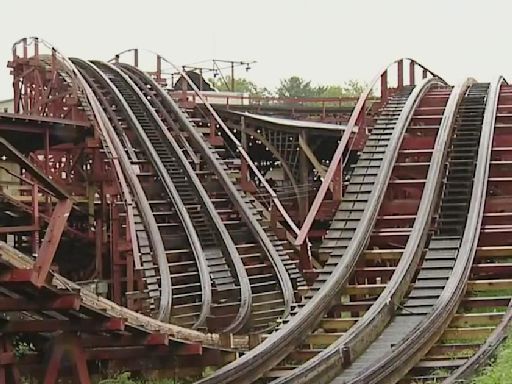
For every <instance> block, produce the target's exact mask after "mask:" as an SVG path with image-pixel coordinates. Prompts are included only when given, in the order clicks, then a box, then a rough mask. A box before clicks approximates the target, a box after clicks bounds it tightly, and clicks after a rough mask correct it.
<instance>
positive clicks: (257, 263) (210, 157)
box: [120, 64, 301, 329]
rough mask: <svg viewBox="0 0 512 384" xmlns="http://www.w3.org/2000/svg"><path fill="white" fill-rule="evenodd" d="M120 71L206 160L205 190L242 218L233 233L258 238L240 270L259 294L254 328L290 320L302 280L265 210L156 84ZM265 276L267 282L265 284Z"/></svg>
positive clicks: (188, 148) (222, 210)
mask: <svg viewBox="0 0 512 384" xmlns="http://www.w3.org/2000/svg"><path fill="white" fill-rule="evenodd" d="M120 67H121V68H122V70H123V71H125V72H126V73H127V75H129V76H130V77H131V79H132V80H133V81H134V83H135V84H136V85H137V86H138V88H139V90H140V91H141V92H143V93H144V95H145V96H146V97H147V98H148V100H149V102H150V103H151V104H152V106H153V107H154V108H155V111H157V112H158V114H159V115H160V116H162V120H163V121H164V122H165V124H166V125H167V127H168V129H169V130H170V131H172V132H173V133H174V134H175V135H176V136H177V137H178V138H179V139H180V140H179V141H180V142H181V143H184V145H183V146H184V149H183V152H184V153H190V152H192V153H191V160H192V158H200V159H204V160H203V162H202V163H201V164H199V166H200V168H201V169H202V170H201V171H200V172H198V174H200V175H201V181H202V182H203V183H204V187H205V189H208V190H212V189H214V190H216V191H217V192H216V194H215V196H214V197H215V200H216V201H218V200H221V201H222V205H217V207H218V208H217V209H218V211H219V215H224V216H227V217H230V218H231V219H230V220H233V216H234V215H235V214H236V213H238V215H239V216H240V219H239V220H234V221H233V223H234V224H235V226H236V228H235V227H233V228H231V229H230V231H231V232H232V233H235V232H243V231H246V232H248V234H249V235H250V234H252V237H253V240H252V241H251V243H253V244H254V245H256V251H257V252H256V253H253V254H252V256H251V257H247V255H241V256H242V261H243V263H244V264H242V265H241V266H240V267H241V268H242V269H243V267H244V266H245V268H246V269H247V271H245V269H243V274H244V275H245V278H244V279H241V280H245V281H244V284H247V288H248V289H250V288H252V291H253V292H252V296H253V299H252V302H253V308H252V315H251V325H252V327H253V328H254V329H258V328H260V329H265V328H268V324H269V323H272V322H275V321H276V320H277V318H278V317H286V316H288V314H289V313H290V309H291V305H292V303H293V301H294V290H293V286H292V282H291V281H290V278H292V279H294V281H295V282H296V284H299V283H298V282H297V280H299V282H300V280H301V275H300V272H299V271H298V270H297V268H296V265H295V263H294V262H293V261H292V260H290V258H289V256H288V253H287V251H286V250H285V249H284V248H283V245H282V241H280V240H279V239H278V238H277V237H276V236H275V234H274V233H272V230H271V228H270V227H269V226H268V225H265V224H264V223H263V222H262V216H261V214H260V210H259V209H258V208H257V206H255V201H254V199H253V198H251V197H249V196H247V195H246V194H245V193H244V192H243V191H242V190H241V188H240V187H238V186H236V185H234V183H233V181H232V179H231V178H230V174H232V171H231V170H230V168H228V165H227V163H225V162H224V160H223V159H222V158H221V157H220V156H219V154H218V151H216V150H214V149H213V148H212V146H211V145H210V143H209V142H208V141H207V140H206V139H205V138H204V137H202V135H201V134H200V133H198V131H197V127H195V125H194V123H193V122H192V121H191V120H190V118H189V117H188V116H187V114H186V113H185V112H184V111H183V110H181V109H180V108H179V107H178V106H177V105H176V103H175V102H174V101H173V100H172V99H171V98H170V97H169V96H168V94H167V93H166V92H165V91H164V90H163V89H162V88H161V87H160V86H159V85H158V84H157V83H156V82H155V81H154V80H152V79H151V78H150V77H149V76H148V75H146V74H145V73H143V72H141V71H139V70H138V69H136V68H134V67H131V66H128V65H126V64H122V65H121V66H120ZM187 138H188V139H189V140H190V145H188V142H187ZM210 170H212V171H210ZM215 181H217V183H219V184H220V185H219V187H215V188H214V186H215ZM212 183H213V184H212ZM221 191H224V193H222V192H221ZM205 199H207V197H205ZM226 203H228V205H226ZM244 228H246V229H244ZM234 238H235V241H237V246H238V247H240V248H247V245H248V244H247V242H246V240H244V238H243V237H240V236H234ZM258 243H259V246H258ZM253 252H254V251H253ZM251 253H252V252H251ZM240 267H238V268H240ZM241 273H242V272H241ZM265 275H266V276H267V278H265V280H267V282H265V280H264V279H263V278H264V276H265ZM247 276H248V278H247ZM276 280H277V281H278V282H279V285H280V288H279V287H276V286H275V281H276ZM249 284H250V286H249ZM266 286H267V287H268V288H267V287H266ZM269 288H270V289H269ZM276 288H277V289H278V290H279V289H280V291H281V292H282V293H281V294H278V292H276V291H275V290H276Z"/></svg>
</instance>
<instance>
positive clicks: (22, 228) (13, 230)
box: [0, 225, 39, 234]
mask: <svg viewBox="0 0 512 384" xmlns="http://www.w3.org/2000/svg"><path fill="white" fill-rule="evenodd" d="M37 230H39V226H38V225H37V226H36V225H19V226H16V227H0V234H4V233H17V232H33V231H37Z"/></svg>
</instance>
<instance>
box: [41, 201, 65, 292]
mask: <svg viewBox="0 0 512 384" xmlns="http://www.w3.org/2000/svg"><path fill="white" fill-rule="evenodd" d="M72 205H73V204H72V202H71V200H69V199H65V200H59V202H58V203H57V205H56V206H55V210H54V211H53V214H52V217H51V218H50V224H49V225H48V228H47V230H46V234H45V235H44V239H43V242H42V244H41V248H40V249H39V254H38V255H37V258H36V261H35V263H34V271H35V272H36V274H37V277H36V279H35V281H34V284H35V285H36V286H38V287H41V286H42V285H43V284H44V283H45V281H46V277H47V275H48V272H49V271H50V266H51V265H52V261H53V258H54V256H55V252H56V251H57V247H58V245H59V242H60V238H61V236H62V232H63V231H64V228H65V227H66V223H67V221H68V216H69V212H70V211H71V207H72Z"/></svg>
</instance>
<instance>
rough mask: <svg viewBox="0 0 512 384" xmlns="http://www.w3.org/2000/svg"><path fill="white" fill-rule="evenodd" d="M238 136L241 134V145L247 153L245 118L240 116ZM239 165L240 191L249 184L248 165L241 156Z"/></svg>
mask: <svg viewBox="0 0 512 384" xmlns="http://www.w3.org/2000/svg"><path fill="white" fill-rule="evenodd" d="M240 134H241V140H240V141H241V144H242V148H243V149H244V151H246V152H247V132H246V131H245V116H242V117H241V119H240ZM240 161H241V163H240V185H241V186H242V189H244V186H248V184H249V165H248V164H247V160H245V158H244V157H243V156H242V157H241V160H240Z"/></svg>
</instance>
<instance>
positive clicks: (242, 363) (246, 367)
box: [199, 78, 440, 384]
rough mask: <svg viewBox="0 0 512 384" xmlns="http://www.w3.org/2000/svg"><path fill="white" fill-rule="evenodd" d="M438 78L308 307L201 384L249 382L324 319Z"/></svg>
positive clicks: (408, 108) (410, 108)
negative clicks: (326, 277)
mask: <svg viewBox="0 0 512 384" xmlns="http://www.w3.org/2000/svg"><path fill="white" fill-rule="evenodd" d="M437 82H440V80H438V79H433V78H432V79H428V80H424V81H422V82H421V83H420V84H419V85H418V86H417V87H416V88H415V89H414V90H413V92H412V93H411V94H410V96H409V98H408V100H407V102H406V104H405V106H404V108H403V109H402V112H401V113H400V116H399V119H398V121H397V123H396V125H395V128H394V130H393V133H392V136H391V139H390V143H389V146H388V149H387V151H386V154H385V157H384V161H383V163H382V168H381V171H380V172H379V174H378V175H377V178H376V181H375V185H374V188H373V190H372V192H371V195H370V198H369V201H368V204H367V206H366V208H365V210H364V212H363V215H362V217H361V221H360V224H359V225H358V227H357V229H356V231H355V233H354V235H353V237H352V239H351V242H350V244H349V245H348V248H347V249H346V252H345V254H344V256H343V258H342V259H341V262H340V263H339V264H338V265H337V266H336V268H335V269H334V271H333V273H332V274H331V277H330V278H329V279H328V280H327V281H326V283H325V284H323V285H322V287H321V288H320V289H319V291H318V292H317V293H316V294H315V295H314V296H313V297H312V298H311V299H310V300H309V301H308V302H307V303H306V304H305V306H304V307H303V308H302V309H301V310H300V311H299V312H298V313H297V315H295V316H294V317H292V318H291V319H290V321H289V322H288V323H286V324H285V325H284V326H283V327H282V328H281V329H279V330H278V331H277V332H275V333H273V334H271V335H270V336H269V337H268V338H267V339H266V340H265V341H264V342H263V343H261V344H260V345H258V346H257V347H256V348H254V349H253V350H251V351H249V352H248V353H247V354H245V355H244V356H242V357H241V358H240V359H238V360H236V361H235V362H233V363H231V364H228V365H226V366H225V367H223V368H220V369H219V370H218V371H216V372H215V373H214V374H213V375H212V376H210V377H208V378H206V379H203V380H201V381H199V383H202V384H206V383H208V384H213V383H219V384H220V383H222V384H227V383H237V384H238V383H240V384H241V383H250V382H252V381H254V380H256V379H257V378H259V377H261V375H263V374H264V373H265V372H267V371H268V370H270V369H271V368H272V367H273V366H274V365H275V364H277V363H279V362H280V361H281V360H282V359H283V358H284V357H285V356H286V355H287V354H288V353H290V352H291V351H293V349H294V348H295V347H296V345H297V344H299V343H300V342H301V341H302V339H303V338H304V337H306V336H307V334H308V332H309V331H310V330H312V329H314V328H315V327H316V326H317V324H318V323H319V322H320V321H321V319H322V318H323V316H324V314H325V312H326V311H328V309H329V308H330V306H331V304H332V302H333V301H334V300H336V298H337V297H338V296H339V294H340V293H341V292H342V290H343V288H344V287H345V285H346V284H347V283H348V280H349V277H350V276H351V274H352V271H353V270H354V268H355V266H356V263H357V261H358V260H359V258H360V256H361V254H362V253H363V251H364V249H365V247H366V244H367V243H368V241H369V238H370V233H371V228H372V227H373V226H374V224H375V221H376V219H377V214H378V209H379V207H380V204H381V202H382V200H383V197H384V191H385V188H386V186H387V184H388V181H389V178H390V176H391V170H392V166H393V164H394V162H395V159H396V156H397V154H398V149H399V146H400V143H401V141H402V137H403V135H404V131H405V127H406V126H407V125H408V124H409V121H410V119H411V118H412V114H413V112H414V109H415V108H416V105H417V103H418V102H419V99H420V97H421V95H422V94H423V93H424V92H425V91H426V90H427V89H428V88H429V87H430V86H431V85H432V84H434V83H437Z"/></svg>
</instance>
